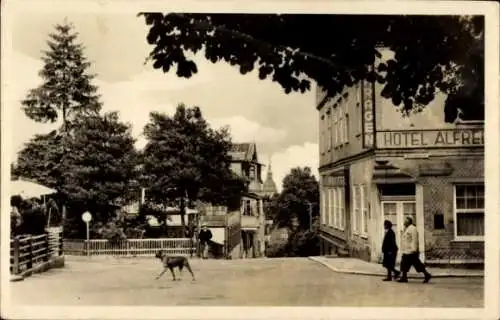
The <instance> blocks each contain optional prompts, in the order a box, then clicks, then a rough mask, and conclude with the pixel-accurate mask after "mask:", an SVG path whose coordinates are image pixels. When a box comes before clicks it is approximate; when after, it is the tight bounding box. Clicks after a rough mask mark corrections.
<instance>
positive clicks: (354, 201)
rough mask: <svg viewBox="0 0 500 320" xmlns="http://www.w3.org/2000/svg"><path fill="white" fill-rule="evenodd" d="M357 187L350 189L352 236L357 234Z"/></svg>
mask: <svg viewBox="0 0 500 320" xmlns="http://www.w3.org/2000/svg"><path fill="white" fill-rule="evenodd" d="M357 191H358V187H357V186H353V187H352V215H351V227H352V232H353V233H354V234H358V228H359V227H358V216H359V215H360V214H359V210H360V208H359V203H358V198H359V195H358V192H357Z"/></svg>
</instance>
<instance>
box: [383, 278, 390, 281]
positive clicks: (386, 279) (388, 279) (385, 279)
mask: <svg viewBox="0 0 500 320" xmlns="http://www.w3.org/2000/svg"><path fill="white" fill-rule="evenodd" d="M382 281H392V279H391V278H384V279H382Z"/></svg>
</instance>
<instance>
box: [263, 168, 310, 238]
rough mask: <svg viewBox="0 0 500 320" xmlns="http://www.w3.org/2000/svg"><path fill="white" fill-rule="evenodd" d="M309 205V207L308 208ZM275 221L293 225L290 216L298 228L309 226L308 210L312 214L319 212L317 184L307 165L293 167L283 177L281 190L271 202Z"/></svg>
mask: <svg viewBox="0 0 500 320" xmlns="http://www.w3.org/2000/svg"><path fill="white" fill-rule="evenodd" d="M309 205H311V209H309ZM270 210H271V211H272V212H274V215H275V217H274V219H275V223H276V224H277V225H278V226H290V227H293V225H294V223H292V222H293V221H292V218H295V217H296V219H297V224H298V225H299V228H300V229H302V228H309V224H310V223H309V218H310V217H309V210H312V216H313V217H315V216H318V213H319V184H318V181H317V180H316V178H315V177H314V175H313V174H312V172H311V169H310V168H309V167H304V168H300V167H297V168H293V169H292V170H291V171H290V173H289V174H288V175H286V176H285V178H284V179H283V190H282V191H281V193H280V194H279V196H278V197H276V198H275V200H274V202H272V204H271V209H270Z"/></svg>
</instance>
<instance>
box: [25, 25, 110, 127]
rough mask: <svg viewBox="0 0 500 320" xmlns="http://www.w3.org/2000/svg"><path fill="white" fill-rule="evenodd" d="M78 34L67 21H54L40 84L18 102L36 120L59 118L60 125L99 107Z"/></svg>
mask: <svg viewBox="0 0 500 320" xmlns="http://www.w3.org/2000/svg"><path fill="white" fill-rule="evenodd" d="M77 37H78V34H77V33H75V32H73V27H72V25H70V24H67V23H64V24H58V25H56V26H55V32H54V33H51V34H50V35H49V40H48V41H47V45H48V46H49V50H47V51H44V56H43V57H42V60H43V62H44V66H43V68H42V70H41V71H40V73H39V75H40V77H41V78H42V79H43V83H42V84H41V85H40V86H39V87H37V88H34V89H31V90H30V91H29V93H28V95H27V97H26V98H25V99H24V100H23V101H22V105H23V110H24V112H25V113H26V115H27V116H28V117H29V118H30V119H33V120H35V121H37V122H48V121H50V122H55V121H56V120H57V119H58V118H59V117H62V120H63V125H66V123H69V122H71V121H72V120H73V119H75V118H76V117H78V116H79V115H86V114H94V115H95V114H97V113H98V112H99V111H100V109H101V103H100V102H99V96H98V95H97V87H96V86H94V85H92V84H91V81H92V79H93V78H94V77H95V76H94V75H93V74H89V73H88V71H87V70H88V68H89V67H90V65H91V64H90V62H89V61H88V60H87V58H86V57H85V56H84V53H83V49H84V48H83V45H82V44H79V43H77V42H76V39H77Z"/></svg>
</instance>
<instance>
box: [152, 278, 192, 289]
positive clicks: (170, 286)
mask: <svg viewBox="0 0 500 320" xmlns="http://www.w3.org/2000/svg"><path fill="white" fill-rule="evenodd" d="M180 283H191V284H195V283H196V280H194V281H183V280H180V279H177V280H175V281H174V280H172V281H171V283H170V285H168V284H161V285H159V286H158V289H171V288H174V287H176V286H177V285H178V284H180Z"/></svg>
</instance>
